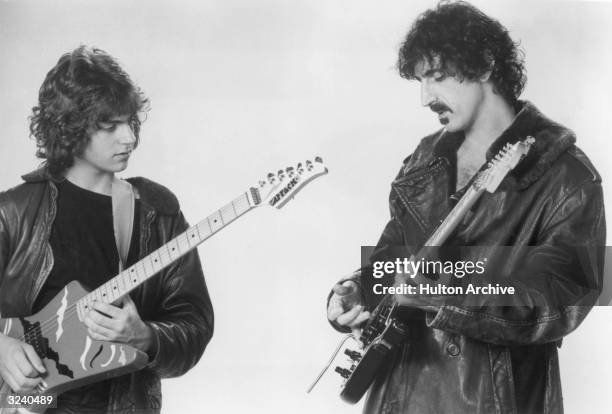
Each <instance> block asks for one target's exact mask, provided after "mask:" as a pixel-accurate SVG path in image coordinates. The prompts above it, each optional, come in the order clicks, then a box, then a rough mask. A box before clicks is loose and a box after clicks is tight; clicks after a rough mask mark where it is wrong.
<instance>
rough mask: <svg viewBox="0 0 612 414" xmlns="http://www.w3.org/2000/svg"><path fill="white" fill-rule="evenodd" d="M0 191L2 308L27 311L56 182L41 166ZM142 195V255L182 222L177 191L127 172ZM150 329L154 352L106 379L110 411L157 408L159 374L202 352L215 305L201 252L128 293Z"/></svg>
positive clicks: (40, 271) (9, 313)
mask: <svg viewBox="0 0 612 414" xmlns="http://www.w3.org/2000/svg"><path fill="white" fill-rule="evenodd" d="M23 179H24V181H25V183H23V184H21V185H19V186H17V187H14V188H12V189H10V190H8V191H5V192H3V193H0V314H1V315H2V317H17V316H28V315H30V314H31V311H32V306H33V304H34V301H35V299H36V297H37V295H38V293H39V292H40V290H41V288H42V286H43V284H44V282H45V280H46V278H47V276H48V275H49V273H50V271H51V269H52V267H53V254H52V252H51V248H50V245H49V235H50V231H51V226H52V224H53V220H54V218H55V213H56V199H57V193H58V191H57V187H56V185H55V180H54V179H53V178H52V177H50V176H49V175H48V174H47V172H46V170H45V169H44V168H43V169H40V170H37V171H34V172H32V173H30V174H27V175H25V176H23ZM128 181H129V182H130V183H131V184H132V186H133V188H134V189H135V191H136V193H137V195H138V197H139V198H140V201H141V208H140V217H139V220H140V253H139V258H142V257H144V256H146V255H148V254H149V253H151V252H152V251H153V250H155V249H157V248H158V247H160V246H161V245H162V244H164V243H166V242H167V241H169V240H171V239H172V238H174V237H175V236H177V235H178V234H180V233H182V232H183V231H184V230H185V229H186V228H187V227H188V224H187V222H186V221H185V218H184V217H183V214H182V213H181V211H180V209H179V204H178V201H177V199H176V197H175V196H174V195H173V194H172V193H171V192H170V191H169V190H168V189H166V188H165V187H163V186H161V185H159V184H156V183H154V182H152V181H149V180H147V179H145V178H132V179H128ZM131 296H132V298H133V299H134V302H135V303H136V306H137V308H138V312H139V314H140V317H141V318H142V320H143V321H145V322H146V323H147V324H148V325H149V326H150V327H151V328H152V330H153V333H154V341H155V345H154V346H155V350H156V352H155V357H153V359H152V360H151V361H150V362H149V364H148V365H147V366H146V367H145V368H143V369H142V370H140V371H137V372H134V373H131V374H128V375H123V376H120V377H117V378H114V379H113V380H112V384H111V391H110V400H109V405H108V413H109V414H111V413H113V414H115V413H128V412H130V413H132V412H135V410H136V412H146V413H158V412H159V411H160V408H161V384H160V378H165V377H175V376H179V375H182V374H184V373H185V372H187V371H188V370H189V369H190V368H191V367H193V366H194V365H195V364H196V363H197V362H198V360H199V359H200V357H201V356H202V353H203V352H204V349H205V348H206V345H207V344H208V342H209V340H210V338H211V336H212V333H213V310H212V305H211V302H210V298H209V296H208V291H207V288H206V284H205V281H204V275H203V274H202V267H201V265H200V259H199V257H198V253H197V251H196V250H192V251H191V252H189V253H187V254H186V255H184V256H182V257H181V258H180V259H179V260H177V261H176V262H174V263H173V264H171V265H170V266H168V267H167V268H165V269H164V270H162V271H160V272H159V274H157V275H156V276H154V277H153V278H151V279H150V280H148V281H147V282H146V283H144V284H143V285H141V286H139V287H138V288H137V289H135V290H134V291H133V292H132V293H131Z"/></svg>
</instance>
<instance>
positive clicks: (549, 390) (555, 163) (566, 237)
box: [358, 102, 605, 414]
mask: <svg viewBox="0 0 612 414" xmlns="http://www.w3.org/2000/svg"><path fill="white" fill-rule="evenodd" d="M519 105H520V106H519V108H518V109H519V110H520V111H519V113H518V115H517V117H516V118H515V120H514V122H513V124H512V125H511V126H510V127H509V128H508V129H507V130H506V131H505V132H504V133H503V134H502V135H501V136H500V137H499V139H497V140H496V141H495V142H494V144H493V145H492V146H491V148H490V149H489V152H488V154H487V156H488V159H491V157H492V156H494V155H495V154H496V153H497V152H498V151H499V149H500V148H501V147H502V146H503V145H504V144H505V143H507V142H516V141H517V140H523V139H525V138H526V137H527V136H529V135H531V136H533V137H534V138H535V144H534V145H533V147H532V148H531V151H530V153H529V155H528V156H527V158H526V159H524V160H523V161H522V162H521V163H520V164H519V165H518V166H517V167H516V168H515V169H514V170H513V171H512V172H511V173H510V174H509V176H507V177H506V178H505V179H504V181H503V182H502V184H501V185H500V187H499V188H498V190H497V191H496V192H495V193H493V194H490V193H485V194H484V195H483V196H482V197H481V199H480V200H479V201H478V203H477V204H476V205H475V206H474V207H473V208H472V209H471V211H470V213H469V214H468V215H467V216H466V217H465V218H464V219H463V221H462V222H461V224H460V225H459V227H458V228H457V229H456V230H455V232H454V233H453V235H452V236H451V237H450V239H449V240H448V241H447V244H450V245H457V246H473V248H472V252H473V253H476V254H478V252H479V249H482V251H481V252H480V253H482V254H485V255H486V254H487V251H486V250H485V249H488V248H490V247H491V246H509V247H505V248H504V249H507V250H505V252H506V254H507V256H506V257H505V258H504V259H505V263H504V267H503V270H504V272H505V273H506V274H508V275H510V277H511V280H512V281H513V282H514V283H515V286H517V293H516V294H515V295H514V296H512V299H511V303H510V304H508V303H505V305H509V306H497V304H496V303H486V302H485V303H483V304H481V306H478V307H475V306H469V305H467V304H466V303H464V302H462V300H463V298H461V297H460V298H453V299H452V301H449V302H447V303H445V304H442V305H437V306H433V305H422V304H416V302H415V305H414V307H416V308H418V309H420V310H421V311H422V314H421V317H420V318H418V317H417V318H416V319H411V320H410V321H409V323H410V324H411V325H412V326H413V327H414V331H413V333H416V334H415V336H416V338H417V339H412V340H407V341H406V343H405V344H404V345H402V346H400V347H398V348H397V349H396V351H395V352H394V353H393V355H392V356H391V357H390V358H389V360H388V361H387V365H386V368H385V369H384V370H383V371H382V372H380V375H379V376H378V377H377V378H376V380H375V382H374V384H373V386H372V387H371V389H370V393H369V396H368V399H367V402H366V405H365V410H364V411H365V412H366V413H385V414H388V413H408V412H410V413H432V414H433V413H436V414H437V413H454V414H463V413H465V414H477V413H482V414H485V413H486V414H489V413H497V414H505V413H508V414H510V413H512V414H517V413H518V414H524V413H555V414H556V413H562V412H563V404H562V395H561V383H560V377H559V365H558V358H557V347H558V346H560V343H561V339H562V338H563V336H565V335H567V334H568V333H570V332H571V331H573V330H574V329H576V327H577V326H578V325H579V324H580V323H581V322H582V320H583V319H584V317H585V316H586V314H587V313H588V311H589V310H590V309H591V306H592V305H593V304H594V303H595V302H596V300H597V296H598V294H599V293H600V292H601V288H602V277H603V246H604V244H605V218H604V208H603V196H602V188H601V178H600V176H599V174H598V173H597V171H596V170H595V169H594V167H593V166H592V165H591V163H590V162H589V160H588V159H587V157H586V156H585V155H584V154H583V153H582V152H581V151H580V150H579V149H578V148H576V146H575V145H574V141H575V138H574V134H573V133H572V132H571V131H569V130H568V129H566V128H564V127H562V126H560V125H558V124H556V123H554V122H552V121H550V120H549V119H547V118H545V117H544V116H543V115H542V114H541V113H540V112H539V111H538V110H537V109H536V108H535V107H534V106H533V105H531V104H530V103H528V102H521V103H520V104H519ZM462 140H463V136H462V134H445V133H436V134H433V135H431V136H428V137H426V138H424V139H423V140H422V141H421V143H420V145H419V146H418V148H417V149H416V150H415V152H414V153H413V154H412V155H411V156H410V157H409V158H408V159H407V160H406V161H405V163H404V165H403V167H402V169H401V171H400V174H399V175H398V177H397V178H396V179H395V181H394V182H393V183H392V190H391V196H390V207H391V216H392V217H391V220H390V222H389V224H388V225H387V226H386V228H385V230H384V232H383V235H382V237H381V240H380V242H379V244H378V246H377V250H376V252H375V255H378V256H379V257H383V256H384V255H385V250H388V249H389V247H390V246H393V245H396V246H398V245H404V246H421V245H422V244H423V243H424V242H425V240H426V239H427V236H428V235H429V233H430V232H431V231H432V230H433V229H434V228H435V226H436V225H437V224H438V223H439V222H440V220H441V219H442V218H444V216H445V214H446V213H447V212H448V210H449V209H450V208H452V206H453V205H454V203H455V202H456V201H455V200H457V199H458V198H459V196H461V192H459V193H455V180H456V178H455V175H456V172H455V171H456V151H457V148H458V147H459V145H460V144H461V142H462ZM453 193H455V194H453ZM525 246H530V247H529V249H528V250H527V252H528V253H529V254H528V255H526V254H524V252H525V249H524V248H525ZM576 247H580V248H582V249H583V251H586V252H587V254H586V255H585V256H584V257H577V255H576V251H577V250H576ZM521 249H523V253H521ZM481 257H482V255H481ZM358 282H359V283H360V284H361V286H362V291H363V293H364V299H365V300H366V301H367V302H368V304H369V305H370V306H374V305H375V304H376V303H377V301H378V300H380V295H374V294H373V293H372V287H373V284H374V283H377V282H379V280H378V279H373V278H372V277H371V274H368V272H367V271H364V272H362V274H361V277H360V279H359V280H358ZM397 298H398V300H399V301H400V303H402V304H404V305H406V306H411V297H410V296H409V295H403V297H400V296H398V297H397ZM534 304H537V305H534ZM574 305H581V306H574ZM412 316H413V317H414V314H412ZM423 316H424V318H423Z"/></svg>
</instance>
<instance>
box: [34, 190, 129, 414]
mask: <svg viewBox="0 0 612 414" xmlns="http://www.w3.org/2000/svg"><path fill="white" fill-rule="evenodd" d="M57 188H58V198H57V212H56V215H55V221H54V222H53V226H52V227H51V235H50V237H49V243H50V245H51V250H52V251H53V269H52V270H51V273H50V274H49V277H48V278H47V280H46V281H45V284H44V285H43V287H42V289H41V291H40V293H39V294H38V297H37V298H36V301H35V302H34V308H33V311H34V313H36V312H38V311H39V310H40V309H42V308H43V307H44V306H45V305H46V304H47V303H49V301H51V299H52V298H53V297H55V295H57V294H58V293H59V292H60V291H61V290H62V289H63V288H64V287H65V286H66V285H67V284H68V283H69V282H71V281H73V280H77V281H79V282H80V283H81V284H82V285H83V286H84V287H85V288H86V289H88V290H93V289H95V288H97V287H98V286H100V285H102V284H103V283H105V282H106V281H108V280H109V279H111V278H112V277H113V276H115V275H116V274H117V273H119V254H118V252H117V244H116V242H115V235H114V231H113V212H112V199H111V197H110V196H106V195H103V194H99V193H95V192H93V191H89V190H85V189H83V188H81V187H78V186H77V185H75V184H73V183H71V182H70V181H68V180H64V181H62V182H61V183H59V184H57ZM139 210H140V203H139V201H138V200H136V205H135V211H134V226H133V231H132V238H131V241H130V249H129V253H128V260H127V266H129V265H131V264H133V263H134V262H136V260H137V259H138V254H139V252H138V250H139V243H138V239H139V220H138V213H139ZM109 386H110V381H109V380H107V381H102V382H98V383H96V384H92V385H88V386H85V387H81V388H77V389H75V390H72V391H68V392H66V393H64V394H62V395H61V396H60V397H59V404H62V400H64V402H65V403H66V404H69V405H71V406H72V405H76V406H84V407H85V406H86V407H91V408H100V409H103V408H104V407H106V404H107V402H108V393H109Z"/></svg>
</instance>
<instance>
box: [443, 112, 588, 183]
mask: <svg viewBox="0 0 612 414" xmlns="http://www.w3.org/2000/svg"><path fill="white" fill-rule="evenodd" d="M516 109H517V114H516V116H515V118H514V120H513V122H512V124H510V126H509V127H508V128H507V129H506V130H505V131H504V132H502V134H501V135H500V136H499V137H498V138H497V139H496V140H495V141H494V142H493V143H492V144H491V146H490V147H489V149H488V150H487V153H486V158H487V161H490V160H491V159H492V158H493V157H495V155H496V154H497V153H499V151H500V150H501V149H502V148H503V147H504V145H506V144H514V143H515V142H517V141H522V140H524V139H526V138H527V137H528V136H532V137H534V138H535V143H534V144H533V145H532V146H531V149H530V150H529V154H528V155H527V156H526V157H525V158H524V159H523V160H522V161H521V162H520V163H519V164H518V165H517V166H516V167H515V168H514V170H513V171H512V176H513V177H514V179H515V183H516V185H517V187H518V188H521V189H523V188H526V187H528V186H529V185H530V184H531V183H533V182H535V181H536V180H537V179H539V178H540V177H541V176H542V175H543V174H544V173H545V172H546V171H547V170H548V169H549V168H550V167H551V165H552V164H553V162H554V161H555V160H556V159H557V158H559V156H561V154H563V153H564V152H565V151H567V150H568V149H569V148H570V147H572V146H573V145H574V143H575V142H576V137H575V135H574V133H573V132H572V131H571V130H569V129H568V128H566V127H564V126H562V125H560V124H557V123H556V122H554V121H551V120H550V119H548V118H547V117H546V116H544V115H543V114H542V113H541V112H540V111H539V110H538V109H537V108H536V107H535V106H534V105H533V104H532V103H530V102H528V101H518V102H517V106H516ZM464 139H465V137H464V135H463V133H462V132H459V133H445V132H442V133H441V134H440V136H439V139H438V140H437V141H436V142H435V144H434V148H433V153H434V156H436V157H443V158H447V159H448V160H454V159H455V157H456V153H457V150H458V149H459V146H461V144H462V143H463V140H464Z"/></svg>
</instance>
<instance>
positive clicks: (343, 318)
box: [336, 305, 363, 326]
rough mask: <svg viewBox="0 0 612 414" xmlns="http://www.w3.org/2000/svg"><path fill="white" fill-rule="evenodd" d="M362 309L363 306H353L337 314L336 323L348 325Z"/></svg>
mask: <svg viewBox="0 0 612 414" xmlns="http://www.w3.org/2000/svg"><path fill="white" fill-rule="evenodd" d="M362 310H363V306H361V305H359V306H355V307H354V308H352V309H351V310H349V311H348V312H345V313H343V314H342V315H340V316H338V317H337V318H336V322H338V324H340V325H345V326H348V325H350V323H351V322H353V320H355V318H356V317H357V316H358V315H359V314H360V313H361V311H362Z"/></svg>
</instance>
